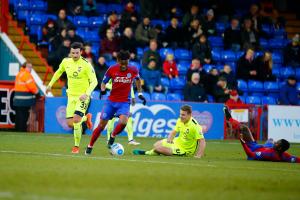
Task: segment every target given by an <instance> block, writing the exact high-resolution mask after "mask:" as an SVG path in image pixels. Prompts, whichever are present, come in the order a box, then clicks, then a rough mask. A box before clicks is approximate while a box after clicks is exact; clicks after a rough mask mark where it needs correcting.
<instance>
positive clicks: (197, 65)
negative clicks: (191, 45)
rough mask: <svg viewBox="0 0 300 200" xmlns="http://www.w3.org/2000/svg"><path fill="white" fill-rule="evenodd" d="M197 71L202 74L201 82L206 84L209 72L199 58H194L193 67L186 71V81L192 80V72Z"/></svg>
mask: <svg viewBox="0 0 300 200" xmlns="http://www.w3.org/2000/svg"><path fill="white" fill-rule="evenodd" d="M195 72H197V73H198V74H199V75H200V82H201V83H202V84H203V85H204V86H206V78H207V73H206V71H205V70H204V69H203V67H202V65H201V62H200V60H199V59H198V58H194V59H193V60H192V64H191V67H190V68H189V69H188V71H187V73H186V81H187V82H191V78H192V74H193V73H195Z"/></svg>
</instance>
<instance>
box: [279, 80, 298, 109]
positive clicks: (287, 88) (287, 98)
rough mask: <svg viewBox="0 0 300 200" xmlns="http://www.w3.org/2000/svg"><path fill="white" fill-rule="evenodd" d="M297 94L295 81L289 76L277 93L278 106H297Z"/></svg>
mask: <svg viewBox="0 0 300 200" xmlns="http://www.w3.org/2000/svg"><path fill="white" fill-rule="evenodd" d="M299 99H300V97H299V94H298V91H297V80H296V77H294V76H289V77H288V78H287V81H286V83H285V84H284V85H283V86H282V87H281V88H280V91H279V104H281V105H298V104H299Z"/></svg>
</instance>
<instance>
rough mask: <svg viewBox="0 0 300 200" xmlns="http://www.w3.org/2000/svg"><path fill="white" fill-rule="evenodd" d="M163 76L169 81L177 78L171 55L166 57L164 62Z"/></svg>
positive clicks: (176, 70) (174, 63)
mask: <svg viewBox="0 0 300 200" xmlns="http://www.w3.org/2000/svg"><path fill="white" fill-rule="evenodd" d="M163 74H164V75H165V76H166V77H168V78H169V79H172V78H178V69H177V65H176V62H175V60H174V55H173V54H171V53H168V54H167V55H166V60H165V61H164V63H163Z"/></svg>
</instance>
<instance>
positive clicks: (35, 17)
mask: <svg viewBox="0 0 300 200" xmlns="http://www.w3.org/2000/svg"><path fill="white" fill-rule="evenodd" d="M46 18H47V16H45V15H41V14H31V15H28V17H27V19H26V24H27V26H29V27H30V26H32V25H44V24H45V22H46V20H47V19H46Z"/></svg>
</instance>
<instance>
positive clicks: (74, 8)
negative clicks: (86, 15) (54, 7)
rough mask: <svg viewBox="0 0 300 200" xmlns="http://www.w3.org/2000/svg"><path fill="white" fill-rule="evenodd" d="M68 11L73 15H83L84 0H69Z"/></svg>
mask: <svg viewBox="0 0 300 200" xmlns="http://www.w3.org/2000/svg"><path fill="white" fill-rule="evenodd" d="M67 7H68V13H69V14H70V15H72V16H77V15H82V7H83V5H82V0H69V1H68V3H67Z"/></svg>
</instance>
